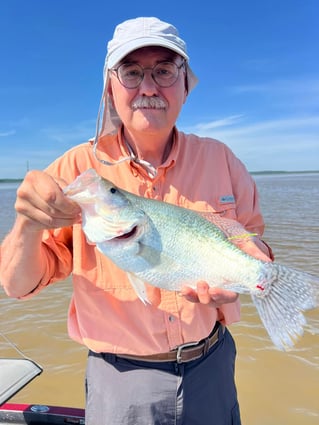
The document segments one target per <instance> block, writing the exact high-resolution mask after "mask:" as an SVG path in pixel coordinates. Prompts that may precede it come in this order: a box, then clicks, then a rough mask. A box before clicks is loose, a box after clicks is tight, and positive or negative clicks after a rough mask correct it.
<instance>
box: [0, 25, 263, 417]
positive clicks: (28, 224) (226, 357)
mask: <svg viewBox="0 0 319 425" xmlns="http://www.w3.org/2000/svg"><path fill="white" fill-rule="evenodd" d="M196 83H197V79H196V77H195V75H194V73H193V72H192V70H191V68H190V65H189V58H188V55H187V52H186V45H185V43H184V41H183V40H182V39H181V38H180V37H179V35H178V32H177V30H176V28H175V27H173V26H172V25H170V24H168V23H165V22H162V21H160V20H158V19H156V18H137V19H132V20H128V21H125V22H123V23H122V24H120V25H118V26H117V28H116V29H115V32H114V37H113V39H112V40H111V41H110V42H109V44H108V54H107V57H106V61H105V68H104V91H103V95H102V100H101V110H100V112H99V118H98V126H97V127H98V129H97V134H96V137H95V140H94V143H92V142H88V143H85V144H82V145H79V146H76V147H74V148H73V149H71V150H70V151H68V152H66V153H65V154H64V155H63V156H62V157H61V158H58V159H57V160H56V161H55V162H54V163H53V164H51V165H50V166H49V167H48V168H47V170H46V171H45V172H42V171H31V172H29V173H28V174H27V175H26V177H25V180H24V182H23V183H22V184H21V186H20V188H19V189H18V191H17V201H16V211H17V219H16V222H15V224H14V227H13V229H12V231H11V233H10V234H9V235H8V236H7V238H6V239H5V241H4V242H3V246H2V262H1V282H2V285H3V286H4V288H5V290H6V292H7V293H8V295H9V296H12V297H17V298H26V297H30V296H33V295H35V294H36V293H37V292H39V291H40V290H41V289H43V288H44V287H45V286H47V285H48V284H50V283H53V282H55V281H58V280H61V279H64V278H66V277H67V276H68V275H69V274H70V273H72V275H73V287H74V291H73V296H72V300H71V305H70V310H69V317H68V329H69V334H70V336H71V337H72V338H73V339H74V340H76V341H78V342H79V343H81V344H84V345H86V346H87V347H88V349H89V359H88V365H87V376H86V396H87V402H86V424H87V425H104V424H105V425H106V424H107V425H109V424H112V425H114V424H147V425H151V424H160V423H162V424H164V423H165V424H183V425H188V424H191V425H195V424H201V425H208V424H209V423H212V424H216V425H219V424H220V425H221V424H240V414H239V407H238V402H237V394H236V387H235V383H234V361H235V352H236V350H235V345H234V341H233V339H232V337H231V335H230V333H229V331H228V330H227V328H225V325H227V324H230V323H232V322H234V321H238V320H239V301H238V299H237V298H238V296H237V294H235V293H233V292H229V291H225V290H222V289H212V288H209V287H208V285H207V284H206V283H205V282H198V285H197V291H195V290H193V289H190V288H187V287H184V288H183V290H182V292H181V294H178V293H175V292H168V291H164V290H160V289H158V288H152V287H149V288H148V298H149V299H150V300H151V302H152V304H151V305H150V306H144V305H142V303H141V302H140V300H139V299H138V298H137V296H136V294H135V292H134V290H133V289H132V287H131V285H130V283H129V281H128V280H127V277H126V275H125V273H124V272H123V271H121V270H119V269H118V268H117V267H116V266H115V265H114V264H113V263H112V262H111V261H110V260H108V259H107V258H106V257H104V256H103V255H101V254H100V253H99V252H98V251H97V250H96V248H95V247H94V246H92V245H88V244H87V242H86V240H85V237H84V235H83V233H82V230H81V223H80V209H79V207H78V206H77V205H76V204H74V203H73V202H71V201H70V200H68V199H67V198H66V197H65V196H64V195H63V192H62V190H61V188H63V187H64V186H65V185H66V184H68V183H70V182H71V181H73V180H74V178H75V177H76V176H77V175H79V174H80V173H81V172H83V171H84V170H86V169H88V168H95V169H96V171H97V172H98V173H99V174H100V175H102V176H103V177H105V178H107V179H109V180H111V181H112V182H113V183H114V184H115V185H117V186H119V187H122V188H124V189H126V190H128V191H131V192H133V193H135V194H139V195H141V196H144V197H149V198H154V199H159V200H163V201H165V202H170V203H174V204H176V205H180V206H183V207H186V208H190V209H193V210H196V211H199V212H203V213H205V214H207V215H208V216H209V214H219V215H221V216H225V217H229V218H232V219H235V220H237V221H239V222H240V223H241V224H242V225H243V226H244V227H245V228H246V229H247V230H248V231H250V232H253V233H257V234H258V235H260V236H261V235H262V233H263V228H264V224H263V220H262V217H261V214H260V210H259V205H258V195H257V193H256V187H255V184H254V182H253V180H252V179H251V177H250V175H249V173H248V172H247V170H246V169H245V167H244V166H243V164H242V163H241V162H240V161H239V160H238V159H237V158H236V157H235V156H234V155H233V153H232V152H231V151H230V150H229V149H228V148H227V147H226V146H225V145H224V144H222V143H220V142H218V141H215V140H213V139H208V138H206V139H204V138H199V137H197V136H194V135H186V134H184V133H182V132H180V131H178V130H177V128H176V127H175V123H176V120H177V117H178V115H179V113H180V111H181V109H182V106H183V104H184V102H185V101H186V99H187V97H188V95H189V93H190V91H191V90H192V89H193V88H194V86H195V85H196ZM102 111H103V113H102ZM100 115H102V122H101V125H100V124H99V123H100ZM111 165H112V166H111ZM168 219H169V218H168ZM257 245H258V247H259V248H260V249H261V250H260V249H259V248H257ZM242 248H243V249H244V250H245V251H247V252H248V253H250V254H251V255H255V256H257V257H259V258H264V259H268V257H267V255H268V256H271V253H270V252H269V249H268V248H267V246H266V245H265V244H264V243H263V242H262V241H261V240H260V239H259V238H256V245H255V244H254V243H252V242H248V243H247V244H245V245H244V246H243V247H242Z"/></svg>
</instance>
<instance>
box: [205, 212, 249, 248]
mask: <svg viewBox="0 0 319 425" xmlns="http://www.w3.org/2000/svg"><path fill="white" fill-rule="evenodd" d="M199 215H200V216H202V217H204V218H205V219H206V220H208V221H210V222H211V223H213V224H214V225H215V226H217V227H218V228H219V229H220V230H221V231H222V232H223V233H224V235H225V236H226V237H227V239H229V240H230V241H232V242H234V243H236V244H237V243H240V242H242V241H247V240H249V239H251V237H252V236H257V233H249V232H247V230H246V229H245V228H244V227H243V226H242V225H241V224H240V223H238V221H236V220H233V219H231V218H225V217H221V216H220V215H219V214H216V213H213V212H199Z"/></svg>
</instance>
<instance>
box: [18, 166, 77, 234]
mask: <svg viewBox="0 0 319 425" xmlns="http://www.w3.org/2000/svg"><path fill="white" fill-rule="evenodd" d="M64 186H66V184H65V182H64V181H62V180H59V181H57V180H55V179H53V178H52V177H51V176H50V175H49V174H47V173H45V172H43V171H30V172H29V173H27V175H26V177H25V179H24V181H23V182H22V184H21V185H20V187H19V188H18V190H17V199H16V203H15V209H16V211H17V213H18V218H19V220H20V222H23V224H24V229H25V230H29V231H39V230H43V229H53V228H57V227H64V226H69V225H72V224H74V223H75V222H76V221H78V220H79V217H80V212H81V210H80V207H79V206H78V205H77V204H76V203H75V202H73V201H71V200H70V199H68V198H67V197H66V196H65V195H64V194H63V192H62V189H61V187H64Z"/></svg>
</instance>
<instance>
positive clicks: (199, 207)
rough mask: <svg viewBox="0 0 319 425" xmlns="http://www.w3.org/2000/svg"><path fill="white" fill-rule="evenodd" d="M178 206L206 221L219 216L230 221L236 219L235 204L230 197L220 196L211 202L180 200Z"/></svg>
mask: <svg viewBox="0 0 319 425" xmlns="http://www.w3.org/2000/svg"><path fill="white" fill-rule="evenodd" d="M179 204H180V206H182V207H184V208H188V209H190V210H193V211H196V212H197V213H199V214H200V215H202V216H203V217H205V218H206V219H208V220H210V219H213V217H214V216H216V215H219V216H220V217H223V218H229V219H232V220H236V219H237V214H236V203H235V199H234V197H233V196H232V195H227V196H221V197H218V198H213V199H212V200H211V201H209V202H207V201H195V202H193V201H190V200H188V199H182V200H181V202H180V203H179Z"/></svg>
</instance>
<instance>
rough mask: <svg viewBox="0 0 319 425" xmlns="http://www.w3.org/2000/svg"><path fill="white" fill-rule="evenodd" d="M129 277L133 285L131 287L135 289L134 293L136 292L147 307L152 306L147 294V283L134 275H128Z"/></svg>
mask: <svg viewBox="0 0 319 425" xmlns="http://www.w3.org/2000/svg"><path fill="white" fill-rule="evenodd" d="M127 277H128V279H129V281H130V283H131V285H132V286H133V288H134V291H135V292H136V295H137V296H138V297H139V299H140V300H141V301H142V302H143V303H144V304H145V305H146V304H151V303H150V301H149V299H148V297H147V294H146V287H145V282H143V280H141V279H140V278H139V277H137V276H136V275H135V274H133V273H127Z"/></svg>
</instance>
